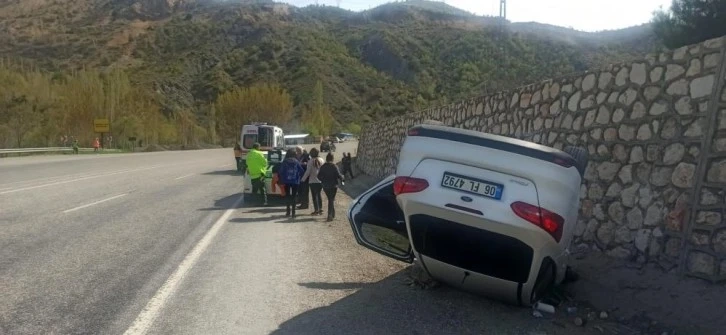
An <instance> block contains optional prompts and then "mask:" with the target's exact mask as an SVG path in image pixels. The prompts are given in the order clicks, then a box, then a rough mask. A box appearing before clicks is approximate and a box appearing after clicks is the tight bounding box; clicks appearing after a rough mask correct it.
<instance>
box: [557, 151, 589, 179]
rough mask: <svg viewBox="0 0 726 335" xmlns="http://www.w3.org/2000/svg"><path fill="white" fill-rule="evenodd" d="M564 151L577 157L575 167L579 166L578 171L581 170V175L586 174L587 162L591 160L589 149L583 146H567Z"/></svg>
mask: <svg viewBox="0 0 726 335" xmlns="http://www.w3.org/2000/svg"><path fill="white" fill-rule="evenodd" d="M563 151H564V152H566V153H568V154H569V155H570V156H572V158H574V159H575V162H576V163H575V164H576V165H575V167H576V168H577V171H579V172H580V176H584V175H585V169H587V163H588V161H589V160H590V154H589V153H588V152H587V149H585V148H582V147H573V146H566V147H565V149H564V150H563Z"/></svg>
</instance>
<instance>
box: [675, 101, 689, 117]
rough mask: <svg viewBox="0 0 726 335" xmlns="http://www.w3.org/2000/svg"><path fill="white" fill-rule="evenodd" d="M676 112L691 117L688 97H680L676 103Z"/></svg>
mask: <svg viewBox="0 0 726 335" xmlns="http://www.w3.org/2000/svg"><path fill="white" fill-rule="evenodd" d="M675 109H676V112H677V113H678V114H680V115H691V114H693V106H692V105H691V98H690V97H682V98H680V99H678V101H676V108H675Z"/></svg>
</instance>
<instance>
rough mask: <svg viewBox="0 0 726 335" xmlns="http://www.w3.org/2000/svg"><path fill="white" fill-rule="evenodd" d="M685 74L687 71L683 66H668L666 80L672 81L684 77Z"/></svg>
mask: <svg viewBox="0 0 726 335" xmlns="http://www.w3.org/2000/svg"><path fill="white" fill-rule="evenodd" d="M684 73H686V69H685V68H683V66H681V65H678V64H668V65H666V73H665V80H666V81H671V80H673V79H676V78H678V77H680V76H682V75H683V74H684Z"/></svg>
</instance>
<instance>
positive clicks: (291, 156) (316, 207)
mask: <svg viewBox="0 0 726 335" xmlns="http://www.w3.org/2000/svg"><path fill="white" fill-rule="evenodd" d="M278 176H279V181H280V183H281V184H283V185H284V187H285V198H286V199H285V207H286V210H285V215H286V216H291V217H293V218H294V217H295V216H296V213H295V212H296V209H307V208H309V206H310V204H309V200H310V199H311V198H312V200H313V212H312V213H311V214H312V215H323V213H324V211H323V198H322V193H323V192H325V196H326V197H327V199H328V208H327V212H328V215H327V220H328V221H332V220H333V219H335V196H336V194H337V193H338V185H339V184H344V183H345V177H344V176H343V174H341V173H340V170H338V166H337V165H335V156H333V154H332V153H328V154H327V155H326V156H325V160H323V158H322V157H320V152H319V151H318V149H315V148H313V149H312V150H310V153H307V152H305V150H303V149H302V148H301V147H297V148H295V149H289V150H288V151H287V154H286V155H285V160H283V161H282V164H281V166H280V169H279V170H278ZM298 203H299V204H300V205H299V207H298V206H297V204H298Z"/></svg>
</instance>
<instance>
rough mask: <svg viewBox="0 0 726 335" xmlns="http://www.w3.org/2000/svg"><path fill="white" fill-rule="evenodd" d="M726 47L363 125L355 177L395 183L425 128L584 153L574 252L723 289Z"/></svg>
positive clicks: (658, 57) (686, 51) (717, 42)
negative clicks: (406, 143)
mask: <svg viewBox="0 0 726 335" xmlns="http://www.w3.org/2000/svg"><path fill="white" fill-rule="evenodd" d="M725 57H726V37H722V38H718V39H713V40H708V41H705V42H703V43H700V44H697V45H692V46H686V47H682V48H679V49H676V50H673V51H670V52H665V53H661V54H654V55H649V56H646V57H645V58H644V59H643V60H641V61H638V62H634V63H630V64H619V65H611V66H609V67H608V68H606V69H603V70H598V71H594V72H588V73H584V74H581V75H577V76H572V77H567V78H560V79H553V80H548V81H544V82H540V83H536V84H532V85H528V86H524V87H520V88H518V89H516V90H513V91H508V92H501V93H497V94H493V95H488V96H482V97H477V98H473V99H469V100H466V101H462V102H459V103H455V104H452V105H448V106H443V107H439V108H432V109H429V110H425V111H422V112H417V113H412V114H407V115H403V116H400V117H396V118H391V119H388V120H386V121H383V122H379V123H375V124H371V125H368V126H367V127H366V128H365V129H364V131H363V134H362V135H361V138H360V142H359V145H358V167H359V168H360V169H361V170H362V171H364V172H365V173H367V174H369V175H373V176H377V177H383V176H385V175H387V174H390V173H393V171H394V170H395V166H396V163H397V160H398V152H399V149H400V145H401V142H402V140H403V138H404V137H405V132H406V130H407V129H408V128H409V127H410V126H412V125H414V124H417V123H420V122H422V121H424V120H426V119H434V120H439V121H442V122H444V123H446V124H447V125H450V126H455V127H460V128H467V129H475V130H478V131H483V132H489V133H493V134H499V135H505V136H511V137H516V138H521V139H525V140H529V141H533V142H537V143H540V144H544V145H548V146H552V147H555V148H562V147H564V146H565V145H579V146H583V147H586V148H587V149H588V150H589V152H590V164H589V166H588V169H587V171H586V174H585V178H584V180H583V185H582V189H581V199H582V204H581V214H580V218H579V221H578V223H577V228H576V232H575V234H576V236H577V237H576V239H575V242H574V243H575V244H577V245H581V247H582V246H583V245H586V246H587V247H590V248H593V249H597V250H600V251H602V252H605V253H606V254H608V255H610V256H612V257H617V258H628V259H631V260H632V261H634V262H638V263H646V262H655V263H658V264H661V265H662V266H663V267H664V268H665V269H666V270H676V269H678V270H681V272H682V273H687V274H690V275H694V276H699V277H703V278H706V279H710V280H725V279H726V223H724V221H725V220H726V199H725V194H724V193H726V85H724V79H725V78H726V73H725V72H726V66H725V65H724V64H725V62H724V58H725Z"/></svg>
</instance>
